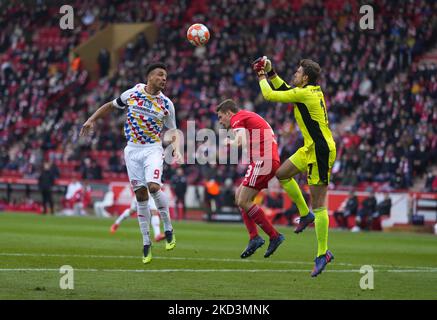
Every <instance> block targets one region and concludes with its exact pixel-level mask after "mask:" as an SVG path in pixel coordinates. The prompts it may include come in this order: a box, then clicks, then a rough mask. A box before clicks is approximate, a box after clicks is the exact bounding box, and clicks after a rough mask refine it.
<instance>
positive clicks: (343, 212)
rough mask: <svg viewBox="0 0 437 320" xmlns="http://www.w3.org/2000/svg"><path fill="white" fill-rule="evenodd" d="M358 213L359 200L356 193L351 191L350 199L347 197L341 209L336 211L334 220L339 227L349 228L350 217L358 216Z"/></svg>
mask: <svg viewBox="0 0 437 320" xmlns="http://www.w3.org/2000/svg"><path fill="white" fill-rule="evenodd" d="M357 211H358V198H357V196H356V195H355V191H353V190H351V191H349V197H347V198H346V199H345V200H344V201H343V202H342V203H341V205H340V207H339V208H338V209H337V210H336V211H334V219H335V221H336V222H337V226H339V227H340V228H342V229H347V228H348V223H347V220H348V217H349V216H356V215H357Z"/></svg>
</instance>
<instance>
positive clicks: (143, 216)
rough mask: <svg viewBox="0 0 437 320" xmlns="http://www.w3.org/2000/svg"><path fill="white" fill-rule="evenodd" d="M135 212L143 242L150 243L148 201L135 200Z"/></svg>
mask: <svg viewBox="0 0 437 320" xmlns="http://www.w3.org/2000/svg"><path fill="white" fill-rule="evenodd" d="M137 213H138V223H139V225H140V230H141V234H142V235H143V244H144V245H150V236H149V233H150V210H149V203H148V201H144V202H137Z"/></svg>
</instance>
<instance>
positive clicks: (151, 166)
mask: <svg viewBox="0 0 437 320" xmlns="http://www.w3.org/2000/svg"><path fill="white" fill-rule="evenodd" d="M124 160H125V162H126V168H127V174H128V176H129V181H130V184H131V186H132V189H133V190H134V191H136V190H138V189H139V188H141V187H147V183H149V182H154V183H157V184H159V185H162V182H161V178H162V168H163V162H164V150H163V148H162V145H161V144H156V145H150V146H133V145H127V146H126V147H125V148H124Z"/></svg>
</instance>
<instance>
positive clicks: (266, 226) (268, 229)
mask: <svg viewBox="0 0 437 320" xmlns="http://www.w3.org/2000/svg"><path fill="white" fill-rule="evenodd" d="M247 215H248V216H249V217H250V218H252V220H253V221H255V223H256V224H257V225H259V226H260V228H261V229H263V230H264V232H265V233H267V234H268V235H269V237H270V239H273V238H276V237H277V236H278V235H279V233H278V231H276V229H275V228H274V227H273V225H272V224H271V223H270V221H269V220H267V218H266V215H265V214H264V211H263V209H261V208H260V207H259V206H258V205H256V204H254V205H253V206H251V207H250V209H249V210H248V211H247Z"/></svg>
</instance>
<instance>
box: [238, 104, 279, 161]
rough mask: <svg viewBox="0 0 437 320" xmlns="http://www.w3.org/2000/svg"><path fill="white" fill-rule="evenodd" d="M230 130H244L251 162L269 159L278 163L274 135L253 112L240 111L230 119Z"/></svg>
mask: <svg viewBox="0 0 437 320" xmlns="http://www.w3.org/2000/svg"><path fill="white" fill-rule="evenodd" d="M231 128H232V129H234V130H235V129H239V128H244V129H246V137H247V138H248V144H247V145H248V148H249V149H248V150H249V157H250V160H251V161H256V160H259V159H261V160H262V159H271V160H273V161H280V160H279V154H278V144H277V142H276V137H275V133H274V132H273V129H272V127H271V126H270V125H269V123H268V122H267V121H265V120H264V119H263V118H262V117H261V116H260V115H258V114H256V113H255V112H251V111H247V110H240V111H238V112H237V113H236V114H234V115H233V116H232V118H231Z"/></svg>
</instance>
